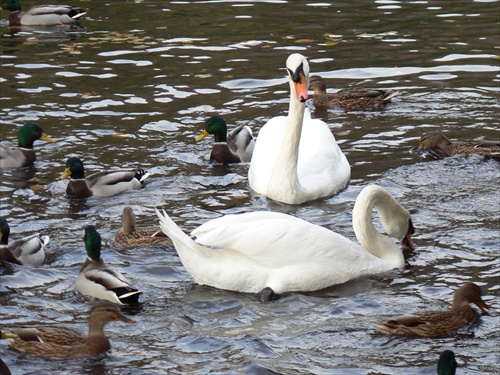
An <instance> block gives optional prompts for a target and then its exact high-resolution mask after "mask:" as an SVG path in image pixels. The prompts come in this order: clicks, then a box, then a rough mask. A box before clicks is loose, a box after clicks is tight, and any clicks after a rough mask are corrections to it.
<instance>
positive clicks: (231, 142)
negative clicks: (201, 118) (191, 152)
mask: <svg viewBox="0 0 500 375" xmlns="http://www.w3.org/2000/svg"><path fill="white" fill-rule="evenodd" d="M209 134H213V135H214V140H215V143H214V145H213V147H212V152H211V153H210V160H211V161H216V162H218V163H223V164H225V163H240V162H244V163H246V162H249V161H250V160H251V159H252V153H253V149H254V147H255V138H254V137H253V135H252V130H251V129H250V128H249V127H248V126H246V125H240V126H238V127H237V128H235V129H233V130H232V131H231V132H230V133H229V134H228V133H227V124H226V121H224V119H223V118H222V117H220V116H213V117H210V118H209V119H208V120H207V121H205V128H204V129H203V131H202V132H201V134H200V135H199V136H198V137H197V138H196V142H199V141H201V140H202V139H204V138H205V137H207V136H208V135H209Z"/></svg>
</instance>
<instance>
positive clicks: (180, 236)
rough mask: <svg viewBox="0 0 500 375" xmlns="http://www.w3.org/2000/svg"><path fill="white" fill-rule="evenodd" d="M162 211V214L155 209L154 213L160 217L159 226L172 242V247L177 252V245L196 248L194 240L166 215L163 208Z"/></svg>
mask: <svg viewBox="0 0 500 375" xmlns="http://www.w3.org/2000/svg"><path fill="white" fill-rule="evenodd" d="M162 211H163V215H162V214H161V213H160V211H158V209H156V214H157V215H158V218H159V219H160V228H161V230H162V232H163V233H165V234H166V235H167V236H168V237H170V239H171V240H172V242H173V243H174V247H175V249H176V250H177V252H178V247H181V246H182V247H183V248H191V249H192V248H196V247H198V244H197V243H196V242H194V241H193V240H192V239H191V238H190V237H189V236H188V235H187V234H186V233H184V232H183V231H182V230H181V228H179V227H178V226H177V224H176V223H175V222H174V221H173V220H172V219H171V218H170V217H169V216H168V215H167V213H166V212H165V210H162Z"/></svg>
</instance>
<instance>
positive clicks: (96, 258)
mask: <svg viewBox="0 0 500 375" xmlns="http://www.w3.org/2000/svg"><path fill="white" fill-rule="evenodd" d="M83 240H84V242H85V248H86V250H87V259H86V260H85V262H84V263H83V266H82V268H81V269H80V273H79V275H78V277H77V279H76V282H75V289H76V290H78V291H79V292H80V293H82V294H84V295H86V296H90V297H95V298H99V299H103V300H108V301H111V302H114V303H118V304H120V305H124V304H132V303H137V302H138V301H139V295H140V294H141V293H142V292H140V291H139V290H137V289H136V288H134V287H133V286H131V285H130V283H129V282H128V281H127V279H126V278H125V276H123V275H122V274H121V273H119V272H117V271H113V270H111V269H109V268H107V267H106V265H105V264H104V261H103V260H102V259H101V236H100V234H99V233H98V232H97V230H96V229H95V227H94V226H93V225H89V226H87V227H85V236H84V237H83Z"/></svg>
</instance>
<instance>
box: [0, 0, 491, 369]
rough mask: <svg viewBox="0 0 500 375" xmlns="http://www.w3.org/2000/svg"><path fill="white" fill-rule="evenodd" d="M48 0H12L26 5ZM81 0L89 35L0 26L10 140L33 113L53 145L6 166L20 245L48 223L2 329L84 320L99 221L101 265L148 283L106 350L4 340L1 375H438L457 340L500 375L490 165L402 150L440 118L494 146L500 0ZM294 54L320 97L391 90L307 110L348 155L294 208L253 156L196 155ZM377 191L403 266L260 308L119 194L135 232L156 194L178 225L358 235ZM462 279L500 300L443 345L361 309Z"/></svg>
mask: <svg viewBox="0 0 500 375" xmlns="http://www.w3.org/2000/svg"><path fill="white" fill-rule="evenodd" d="M39 4H43V2H41V1H38V0H33V1H31V2H29V3H28V2H24V3H23V5H24V6H25V7H26V8H28V7H31V6H34V5H39ZM73 4H74V5H79V6H83V7H85V8H86V9H88V15H87V16H86V18H85V19H84V20H83V22H82V26H83V27H82V28H69V29H66V30H63V29H61V28H59V27H56V28H51V29H43V28H33V29H26V28H23V29H22V30H21V31H19V30H10V29H9V28H8V26H7V21H6V19H7V17H8V14H7V12H5V11H2V21H1V23H0V25H1V28H0V30H1V32H2V38H1V59H0V63H1V72H0V84H1V92H0V96H1V120H0V121H1V122H0V124H1V129H2V137H1V138H2V139H3V140H10V141H14V139H15V137H16V134H17V130H18V128H19V126H20V125H22V124H24V123H26V122H37V123H39V124H40V125H41V126H42V128H43V129H44V131H45V132H46V133H47V134H48V135H49V136H51V137H52V138H53V139H55V140H56V142H55V143H51V144H48V143H44V142H37V143H36V144H35V148H36V152H37V155H38V160H37V162H36V164H35V166H34V167H32V168H26V169H22V170H11V169H6V170H2V171H0V173H1V182H0V190H1V198H0V202H1V207H0V213H1V215H2V216H6V217H7V219H8V221H9V224H10V226H11V238H12V239H15V238H19V237H21V236H25V235H28V234H31V233H34V232H41V233H44V234H47V235H49V236H50V237H51V243H50V245H49V248H48V249H49V251H50V252H51V253H52V254H51V260H50V262H48V264H45V265H43V266H41V267H39V268H22V267H17V266H11V265H8V266H5V267H1V268H0V277H1V285H0V300H1V306H2V308H1V310H0V319H1V321H2V326H15V325H22V324H27V325H30V324H34V323H36V322H40V323H43V324H48V323H58V324H65V325H70V326H72V327H74V328H79V329H82V330H85V329H86V321H87V313H88V309H89V305H88V303H87V300H86V299H85V298H83V297H81V296H79V295H77V294H75V293H74V292H73V284H74V280H75V278H76V276H77V274H78V271H79V268H80V266H81V263H82V262H83V260H84V258H85V250H84V246H83V241H82V238H83V228H84V227H85V226H86V225H89V224H93V225H96V227H97V229H98V230H99V232H100V233H101V235H102V237H103V239H104V251H103V258H104V260H105V262H106V263H107V264H108V266H109V267H110V268H113V269H116V270H119V271H121V272H123V273H124V274H126V275H127V277H128V278H129V279H130V280H131V281H132V283H133V284H134V285H136V286H137V287H138V288H139V289H141V290H142V291H143V292H144V293H143V295H142V296H141V303H140V305H139V306H134V307H125V308H123V309H122V310H123V312H124V314H126V315H128V316H131V317H133V318H134V319H135V320H136V324H135V325H133V326H128V325H127V326H126V327H125V326H124V325H123V324H122V323H112V324H109V325H108V326H107V330H106V331H107V332H108V334H109V336H110V337H111V342H112V345H113V349H112V351H111V352H109V353H108V354H107V355H106V356H103V357H102V358H99V359H97V360H96V359H89V360H71V361H46V360H42V359H38V358H34V357H32V356H29V355H24V354H22V353H18V352H16V351H14V350H12V349H10V348H9V347H8V344H7V343H6V342H2V343H1V345H0V347H1V351H2V359H3V360H4V361H5V362H6V363H7V364H8V365H9V366H10V368H11V370H12V373H13V374H46V373H49V372H50V373H57V374H77V373H80V374H165V373H169V374H207V373H217V374H245V373H249V374H271V373H281V374H302V373H304V374H429V373H434V372H435V366H436V363H437V359H438V356H439V353H440V352H441V351H442V350H444V349H451V350H453V351H455V354H456V356H457V360H458V362H459V363H460V364H461V365H462V367H460V373H461V374H486V373H498V372H499V371H500V365H499V354H500V353H499V346H498V342H499V339H500V334H499V318H498V313H499V306H500V304H499V302H498V297H499V295H500V292H499V262H498V249H499V246H500V243H499V242H500V241H499V224H500V195H499V190H498V186H499V180H500V169H499V163H498V162H497V161H494V160H488V161H484V160H482V159H481V158H479V157H475V156H471V157H469V158H463V157H452V158H449V159H445V160H439V161H431V162H426V161H423V160H422V159H420V158H419V157H418V156H415V155H413V154H412V153H410V152H409V150H410V149H411V148H412V147H414V146H416V145H417V144H418V139H419V138H420V136H421V135H422V134H424V133H426V132H429V131H433V130H442V131H443V132H445V133H446V134H447V135H448V136H449V138H451V139H453V140H464V141H465V140H470V139H474V138H477V137H485V138H488V139H497V140H498V139H499V124H498V118H499V116H498V115H499V102H498V101H499V91H500V90H499V61H500V60H499V59H498V54H499V46H500V40H499V39H500V37H499V32H498V31H499V29H498V9H499V8H498V7H499V2H498V1H459V2H451V1H422V0H416V1H395V0H394V1H393V0H381V1H363V0H355V1H345V2H328V1H327V2H310V1H302V0H299V1H250V0H248V1H158V0H148V1H128V2H123V1H116V0H110V1H107V2H98V1H93V0H87V1H81V2H73ZM293 52H299V53H302V54H304V55H305V56H306V57H307V58H308V59H309V62H310V66H311V71H312V73H313V74H319V75H321V76H323V77H324V78H325V79H326V82H327V84H328V87H329V91H332V92H333V91H335V90H337V89H339V88H345V87H352V86H358V85H359V86H361V87H373V88H384V89H391V90H397V91H399V92H400V94H399V96H397V97H396V98H395V99H393V101H392V104H390V105H389V106H388V107H387V109H386V110H385V111H383V112H371V111H364V112H363V111H362V112H344V111H342V110H329V111H326V112H319V111H314V108H313V107H312V105H311V108H312V114H313V116H315V117H320V118H323V119H324V120H325V121H327V122H328V124H329V125H330V126H331V130H332V132H333V133H334V134H335V136H336V138H337V141H338V143H339V145H340V147H341V149H342V151H343V152H344V153H345V154H346V156H347V158H348V160H349V162H350V164H351V167H352V178H351V181H350V184H349V186H348V187H347V188H346V189H345V190H344V191H342V192H340V193H339V194H337V195H335V196H333V197H330V198H327V199H322V200H318V201H315V202H311V203H308V204H304V205H300V206H288V205H284V204H279V203H275V202H272V201H269V200H266V199H265V198H263V197H260V196H258V195H256V194H254V193H253V192H252V191H250V190H249V187H248V183H247V172H248V165H245V164H242V165H231V166H220V165H213V164H210V163H208V162H207V161H206V159H205V156H206V155H207V154H208V153H209V152H210V149H211V142H210V141H208V140H205V141H203V142H200V143H195V142H194V139H195V137H196V136H197V135H198V134H199V133H200V131H201V129H202V126H203V122H204V120H205V119H207V118H208V117H210V116H212V115H215V114H218V115H221V116H223V117H224V118H225V120H226V121H227V123H228V124H229V126H230V127H234V126H236V125H240V124H248V125H250V126H251V127H252V128H253V131H254V134H258V131H259V128H260V127H261V126H262V125H263V124H265V122H266V121H267V120H268V119H269V118H271V117H273V116H277V115H283V114H286V111H287V110H288V100H289V99H288V97H289V92H288V84H287V83H286V72H285V69H284V64H285V60H286V58H287V57H288V55H289V54H291V53H293ZM75 155H76V156H79V157H81V158H82V160H83V161H84V164H85V166H86V171H87V173H91V172H94V171H98V170H100V169H109V168H116V167H124V168H139V167H140V168H144V169H147V170H148V171H149V172H150V173H151V177H150V178H149V180H148V183H147V184H146V185H145V187H144V188H143V189H141V190H139V191H133V192H128V193H124V194H122V195H118V196H115V197H112V198H96V197H92V198H89V199H87V200H84V201H81V200H76V201H75V200H71V199H69V198H68V197H67V196H65V188H66V184H67V181H61V180H59V176H60V175H61V173H62V172H63V170H64V163H65V160H66V159H67V158H68V157H69V156H75ZM372 183H376V184H379V185H382V186H384V187H385V188H387V189H388V190H389V191H390V192H391V194H393V195H394V196H395V197H396V198H397V199H398V200H399V201H400V202H401V204H402V205H403V206H404V207H406V208H407V209H408V210H409V211H410V212H411V213H412V216H413V222H414V225H415V229H416V233H415V236H414V242H415V244H416V245H417V251H416V254H415V255H413V256H412V257H410V258H409V259H408V266H407V267H406V268H405V269H404V270H403V271H402V272H394V273H391V274H389V275H380V276H376V277H369V278H363V279H360V280H355V281H353V282H349V283H347V284H344V285H339V286H335V287H332V288H329V289H328V290H326V291H321V292H317V293H293V294H290V295H288V296H285V297H284V298H282V299H280V300H277V301H274V302H271V303H261V302H259V301H258V299H257V298H256V296H253V295H245V294H238V293H232V292H227V291H222V290H216V289H213V288H209V287H203V286H199V285H196V284H194V283H193V281H192V279H191V277H190V276H189V275H188V274H187V272H186V271H185V269H184V268H183V267H182V265H181V263H180V261H179V259H178V257H177V255H176V253H175V251H174V250H173V249H171V248H168V247H165V248H136V249H132V250H129V249H123V248H121V247H120V246H119V245H117V244H116V243H115V242H114V240H113V239H114V235H115V233H116V231H117V230H118V229H119V227H120V214H121V211H122V209H123V207H124V206H126V205H129V206H131V207H132V208H133V209H134V211H135V212H136V215H137V222H138V224H139V225H140V226H156V225H158V219H157V218H156V215H155V214H154V208H155V207H161V208H164V209H165V210H166V211H167V212H168V213H169V214H170V215H171V217H172V218H173V219H174V220H175V221H176V222H177V223H178V224H179V225H180V226H181V228H182V229H184V230H185V231H186V232H189V231H191V230H192V229H194V228H196V227H197V226H198V225H200V224H202V223H204V222H205V221H207V220H209V219H212V218H215V217H219V216H221V215H224V214H228V213H239V212H250V211H255V210H272V211H280V212H286V213H289V214H291V215H294V216H297V217H300V218H303V219H306V220H308V221H310V222H312V223H315V224H318V225H321V226H324V227H326V228H329V229H331V230H333V231H337V232H339V233H341V234H343V235H345V236H346V237H348V238H353V239H354V234H353V231H352V226H351V212H352V207H353V204H354V200H355V199H356V196H357V194H358V193H359V191H360V190H361V189H362V188H363V187H364V186H366V185H367V184H372ZM465 281H473V282H475V283H477V284H478V285H480V286H481V287H482V288H483V291H484V295H485V297H484V299H485V300H486V302H487V303H488V304H491V305H492V306H493V307H492V309H491V314H490V315H489V316H482V317H481V318H480V319H479V320H478V321H476V322H475V323H474V324H472V325H470V326H467V327H465V328H463V329H461V330H459V331H458V333H456V334H454V335H451V336H450V337H445V338H438V339H416V338H409V337H388V336H383V335H380V334H377V333H376V332H375V331H374V329H373V328H372V327H371V326H370V324H369V323H370V322H372V321H377V320H381V319H383V318H385V317H387V316H390V315H393V314H399V313H404V312H409V311H415V310H425V309H445V308H447V307H449V305H450V302H451V299H452V296H453V292H454V290H455V289H456V288H457V287H458V286H459V285H461V284H462V283H464V282H465Z"/></svg>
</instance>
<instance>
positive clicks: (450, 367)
mask: <svg viewBox="0 0 500 375" xmlns="http://www.w3.org/2000/svg"><path fill="white" fill-rule="evenodd" d="M456 371H457V361H456V360H455V353H453V352H452V351H451V350H444V351H443V352H442V353H441V355H440V356H439V361H438V365H437V373H438V375H455V372H456Z"/></svg>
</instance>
